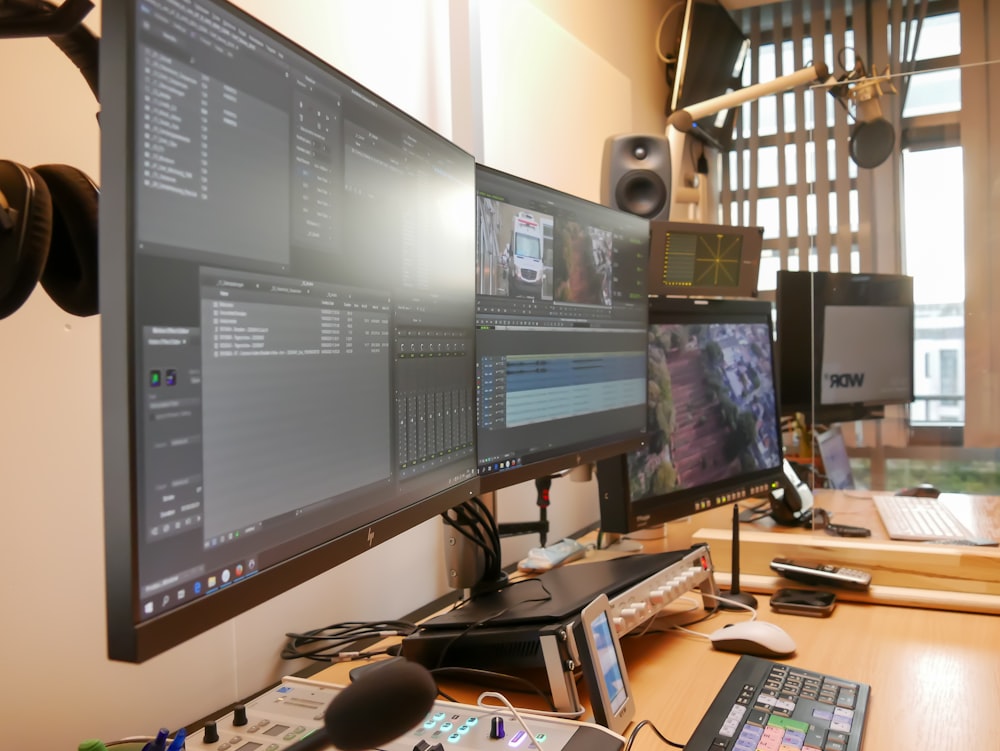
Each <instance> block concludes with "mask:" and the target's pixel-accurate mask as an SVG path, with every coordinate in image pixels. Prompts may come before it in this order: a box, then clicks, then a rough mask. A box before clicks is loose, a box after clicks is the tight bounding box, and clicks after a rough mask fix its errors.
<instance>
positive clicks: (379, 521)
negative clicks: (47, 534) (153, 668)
mask: <svg viewBox="0 0 1000 751" xmlns="http://www.w3.org/2000/svg"><path fill="white" fill-rule="evenodd" d="M101 88H102V90H103V91H105V92H113V95H112V96H105V97H103V98H102V112H101V129H102V151H101V174H102V182H103V189H102V194H101V204H100V239H101V290H100V294H101V312H102V349H103V385H104V388H103V414H104V456H105V514H106V523H105V527H106V548H107V556H106V557H107V598H108V651H109V655H110V657H111V658H112V659H121V660H132V661H138V660H144V659H146V658H148V657H150V656H152V655H155V654H157V653H158V652H162V651H163V650H165V649H167V648H169V647H171V646H174V645H175V644H178V643H179V642H181V641H183V640H185V639H187V638H189V637H192V636H194V635H196V634H198V633H200V632H202V631H204V630H206V629H208V628H210V627H211V626H214V625H216V624H218V623H220V622H222V621H224V620H227V619H229V618H231V617H233V616H234V615H236V614H237V613H240V612H241V611H243V610H246V609H247V608H249V607H252V606H253V605H256V604H258V603H260V602H263V601H264V600H266V599H268V598H270V597H272V596H274V595H276V594H278V593H281V592H284V591H286V590H287V589H288V588H289V587H292V586H294V585H296V584H298V583H300V582H302V581H304V580H305V579H306V578H309V577H311V576H314V575H316V574H318V573H320V572H322V571H324V570H326V569H328V568H330V567H331V566H333V565H336V564H337V563H340V562H342V561H343V560H345V559H347V558H349V557H351V556H354V555H357V554H358V553H361V552H363V551H364V550H367V549H368V548H370V547H371V546H372V545H375V544H378V543H380V542H382V541H384V540H385V539H387V538H388V537H390V536H392V535H394V534H397V533H399V532H401V531H403V530H405V529H407V528H409V527H411V526H413V525H415V524H417V523H420V522H423V521H424V520H427V519H430V518H432V517H433V516H435V515H437V514H438V513H440V512H442V511H444V510H445V509H447V508H449V507H452V506H455V505H457V504H458V503H461V502H463V501H465V500H468V498H470V497H471V496H472V495H474V494H475V493H476V492H478V479H477V477H476V457H475V401H474V378H475V361H474V355H473V352H474V349H473V348H474V323H475V287H474V281H473V280H474V273H475V253H474V248H475V172H474V170H475V165H474V160H473V158H472V157H471V156H470V155H469V154H467V153H465V152H464V151H462V150H461V149H459V148H458V147H456V146H455V145H454V144H452V143H450V142H449V141H447V140H446V139H444V138H442V137H441V136H440V135H438V134H436V133H434V132H433V131H431V130H430V129H428V128H427V127H425V126H423V125H421V124H420V123H419V122H416V121H415V120H413V119H412V118H410V117H408V116H407V115H405V114H404V113H402V112H400V111H399V110H397V109H395V108H394V107H393V106H391V105H390V104H388V103H387V102H385V101H383V100H382V99H380V98H379V97H377V96H375V95H374V94H373V93H371V92H370V91H366V90H365V89H363V88H362V87H361V86H359V85H358V84H356V83H354V82H353V81H351V80H350V79H348V78H347V77H345V76H343V75H341V74H340V73H338V72H337V71H335V70H333V69H331V68H330V67H329V66H328V65H326V64H324V63H323V62H322V61H320V60H319V59H317V58H315V57H313V56H311V55H310V54H308V53H307V52H305V51H304V50H302V49H300V48H298V47H296V46H295V45H294V44H292V43H290V42H289V41H288V40H286V39H284V38H282V37H281V36H279V35H278V34H276V33H275V32H273V31H272V30H271V29H269V28H267V27H265V26H263V25H262V24H260V23H257V22H255V21H254V20H253V19H252V18H250V17H248V16H247V15H245V14H244V13H242V12H240V11H239V10H237V9H235V8H234V7H231V6H229V5H228V4H226V3H224V2H218V1H216V0H106V1H105V3H104V14H103V38H102V40H101Z"/></svg>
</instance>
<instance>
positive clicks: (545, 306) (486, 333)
mask: <svg viewBox="0 0 1000 751" xmlns="http://www.w3.org/2000/svg"><path fill="white" fill-rule="evenodd" d="M476 192H477V201H476V215H477V217H478V231H477V251H476V257H477V285H476V288H477V294H476V363H477V364H476V394H477V415H478V417H477V426H478V427H477V431H476V435H477V441H476V445H477V452H478V465H479V475H480V482H481V483H482V489H483V490H484V491H486V490H496V489H499V488H501V487H504V486H507V485H511V484H514V483H518V482H523V481H525V480H531V479H538V478H540V477H543V476H545V475H549V474H552V473H553V472H557V471H560V470H563V469H566V468H568V467H574V466H576V465H579V464H585V463H590V462H594V461H596V460H598V459H600V458H602V457H606V456H612V455H614V454H615V453H621V452H622V451H624V450H626V449H627V448H634V447H636V446H638V445H640V444H641V443H642V440H643V438H644V436H645V431H646V316H647V308H646V299H647V295H646V259H647V255H648V253H649V221H648V220H646V219H643V218H641V217H638V216H634V215H632V214H629V213H626V212H623V211H618V210H616V209H611V208H608V207H606V206H602V205H600V204H597V203H592V202H590V201H587V200H584V199H582V198H578V197H576V196H572V195H569V194H567V193H563V192H560V191H557V190H554V189H552V188H549V187H546V186H543V185H539V184H537V183H533V182H530V181H527V180H524V179H521V178H519V177H515V176H513V175H510V174H506V173H503V172H500V171H497V170H494V169H491V168H489V167H484V166H482V165H478V166H477V168H476Z"/></svg>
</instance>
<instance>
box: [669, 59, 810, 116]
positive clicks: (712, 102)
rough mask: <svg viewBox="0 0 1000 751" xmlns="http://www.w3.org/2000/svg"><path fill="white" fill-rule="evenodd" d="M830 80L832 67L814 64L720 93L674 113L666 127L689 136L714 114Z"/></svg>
mask: <svg viewBox="0 0 1000 751" xmlns="http://www.w3.org/2000/svg"><path fill="white" fill-rule="evenodd" d="M829 77H830V70H829V68H827V67H826V65H825V64H824V63H815V64H813V65H810V66H808V67H806V68H802V69H801V70H797V71H795V72H794V73H789V74H788V75H787V76H779V77H778V78H775V79H774V80H773V81H765V82H763V83H756V84H754V85H753V86H746V87H744V88H742V89H738V90H737V91H731V92H728V93H726V94H721V95H720V96H717V97H712V98H711V99H706V100H705V101H703V102H698V103H697V104H692V105H691V106H689V107H683V108H681V109H679V110H675V111H674V112H672V113H671V115H670V117H669V118H667V126H668V127H670V126H673V127H674V128H676V129H677V130H679V131H681V132H683V133H690V132H691V131H692V130H694V128H695V127H696V126H695V123H696V122H697V121H698V120H701V119H702V118H703V117H708V116H710V115H714V114H716V113H718V112H722V111H723V110H727V109H730V108H732V107H738V106H739V105H741V104H745V103H746V102H752V101H754V100H755V99H760V98H761V97H764V96H768V95H769V94H780V93H781V92H783V91H789V90H790V89H794V88H795V87H796V86H801V85H803V84H807V83H813V82H815V81H826V80H827V79H828V78H829Z"/></svg>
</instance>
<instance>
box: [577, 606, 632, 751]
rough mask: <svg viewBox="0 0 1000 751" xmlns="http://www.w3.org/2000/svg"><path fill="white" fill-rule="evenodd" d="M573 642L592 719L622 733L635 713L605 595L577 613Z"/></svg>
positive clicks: (626, 674) (619, 645) (609, 607)
mask: <svg viewBox="0 0 1000 751" xmlns="http://www.w3.org/2000/svg"><path fill="white" fill-rule="evenodd" d="M576 642H577V648H578V650H579V652H580V663H581V666H582V670H583V676H584V680H585V681H586V683H587V690H588V691H589V692H590V704H591V707H592V708H593V710H594V719H595V720H596V721H597V722H598V723H600V724H601V725H604V726H605V727H606V728H608V729H610V730H611V731H612V732H615V733H619V734H621V733H623V732H624V731H625V728H627V727H628V724H629V723H630V722H631V721H632V716H633V715H634V714H635V699H634V698H633V696H632V687H631V686H630V685H629V680H628V673H627V672H626V671H625V659H624V658H623V657H622V648H621V644H620V643H619V641H618V634H617V633H616V632H615V629H614V626H613V625H612V623H611V605H610V603H609V602H608V597H607V595H604V594H601V595H598V596H597V598H595V599H594V600H593V601H592V602H591V603H590V604H589V605H587V606H586V607H585V608H584V609H583V610H582V611H581V612H580V628H579V629H578V630H577V632H576Z"/></svg>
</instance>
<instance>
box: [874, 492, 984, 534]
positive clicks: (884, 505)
mask: <svg viewBox="0 0 1000 751" xmlns="http://www.w3.org/2000/svg"><path fill="white" fill-rule="evenodd" d="M874 501H875V508H876V509H878V513H879V516H880V517H882V524H883V525H885V529H886V531H887V532H888V533H889V538H890V539H892V540H971V539H973V538H974V537H975V536H976V535H974V534H973V533H972V532H970V531H969V530H968V529H967V528H966V527H965V526H964V525H963V524H962V523H961V522H960V521H959V520H958V519H956V518H955V515H954V514H953V513H951V511H950V510H949V509H948V507H947V506H945V505H944V504H942V503H941V502H940V501H939V500H937V499H936V498H918V497H916V496H908V495H876V496H874Z"/></svg>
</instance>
